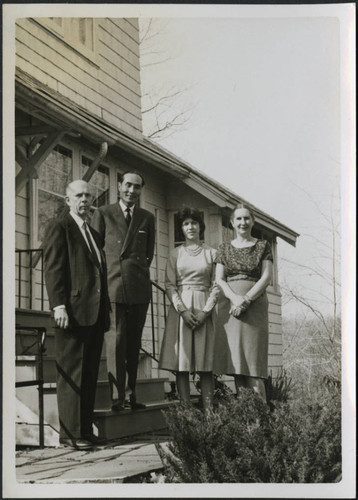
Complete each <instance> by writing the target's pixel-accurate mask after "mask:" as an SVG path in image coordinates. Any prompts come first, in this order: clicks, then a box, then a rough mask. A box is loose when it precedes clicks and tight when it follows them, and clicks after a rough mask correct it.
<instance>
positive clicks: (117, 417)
mask: <svg viewBox="0 0 358 500" xmlns="http://www.w3.org/2000/svg"><path fill="white" fill-rule="evenodd" d="M173 404H176V403H175V402H168V401H161V402H159V401H158V402H156V403H152V404H148V405H147V408H145V409H143V410H136V411H133V410H124V411H122V412H119V413H114V412H111V411H110V412H108V411H95V417H94V425H95V426H96V428H97V430H98V436H99V437H103V438H105V439H118V438H123V437H127V436H135V435H136V434H142V433H144V432H151V431H157V430H160V429H165V428H166V427H167V423H166V420H165V417H164V413H163V412H164V411H165V410H166V409H167V408H169V407H170V406H172V405H173Z"/></svg>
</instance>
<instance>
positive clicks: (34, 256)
mask: <svg viewBox="0 0 358 500" xmlns="http://www.w3.org/2000/svg"><path fill="white" fill-rule="evenodd" d="M15 253H16V254H18V265H19V276H18V307H19V308H21V305H22V297H21V292H22V283H21V280H22V270H23V268H24V267H25V266H24V265H23V261H22V255H23V254H29V256H30V262H29V270H30V279H29V305H30V309H32V302H33V289H34V287H33V278H32V273H31V270H32V269H33V267H35V266H36V265H37V263H38V261H39V260H41V267H40V272H41V284H40V286H41V296H40V302H41V308H40V310H41V311H43V310H44V263H43V258H42V257H43V249H42V248H29V249H26V250H22V249H16V250H15ZM153 287H154V288H155V289H157V290H159V292H161V297H162V303H163V311H164V323H166V320H167V317H166V311H167V301H166V293H165V289H164V288H163V287H162V286H160V285H159V284H158V283H157V282H156V281H152V280H151V300H150V307H151V329H152V354H151V357H152V358H153V359H154V360H155V361H157V362H158V359H157V357H156V347H155V324H154V302H153ZM158 313H159V301H158ZM142 351H143V352H144V349H142ZM145 352H146V353H147V351H145Z"/></svg>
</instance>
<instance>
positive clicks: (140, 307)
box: [104, 302, 149, 401]
mask: <svg viewBox="0 0 358 500" xmlns="http://www.w3.org/2000/svg"><path fill="white" fill-rule="evenodd" d="M148 305H149V304H133V305H127V304H119V303H116V302H112V303H111V306H112V311H111V313H110V314H111V329H110V330H109V331H108V332H106V333H105V334H104V338H105V343H106V357H107V370H108V379H109V385H110V390H111V397H112V399H119V400H122V401H124V399H125V389H126V373H128V387H129V388H130V390H131V391H132V392H133V393H135V386H136V382H137V369H138V360H139V350H140V346H141V339H142V332H143V327H144V324H145V319H146V316H147V310H148Z"/></svg>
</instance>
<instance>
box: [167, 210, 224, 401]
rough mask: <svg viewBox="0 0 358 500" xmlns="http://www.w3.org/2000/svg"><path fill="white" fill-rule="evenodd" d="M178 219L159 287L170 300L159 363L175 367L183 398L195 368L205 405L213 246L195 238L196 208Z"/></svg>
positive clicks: (209, 385)
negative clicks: (177, 239)
mask: <svg viewBox="0 0 358 500" xmlns="http://www.w3.org/2000/svg"><path fill="white" fill-rule="evenodd" d="M179 220H180V221H181V227H182V231H183V233H184V236H185V243H184V244H183V245H181V246H179V247H177V248H175V249H174V250H173V251H172V252H171V253H170V255H169V259H168V262H167V267H166V280H165V287H166V293H167V295H168V297H169V300H170V302H171V305H170V308H169V312H168V317H167V322H166V327H165V332H164V337H163V341H162V347H161V351H160V359H159V368H160V369H164V370H171V371H175V372H176V383H177V388H178V392H179V395H180V398H181V399H182V400H183V401H185V402H189V401H190V390H189V373H190V372H196V373H198V374H199V376H200V382H201V391H202V399H203V405H204V408H206V407H209V406H211V404H212V396H213V378H212V369H213V357H214V344H215V330H214V322H213V309H214V307H215V304H216V302H217V297H218V294H219V289H218V288H217V287H216V286H215V285H213V279H214V274H215V272H214V267H215V266H214V260H215V255H216V252H215V250H214V249H213V248H211V247H209V246H208V245H206V244H205V243H201V242H200V239H199V234H200V233H201V232H202V230H203V228H204V223H203V222H202V219H201V216H200V213H199V212H198V211H197V210H195V209H191V208H185V209H183V210H182V211H181V212H180V213H179Z"/></svg>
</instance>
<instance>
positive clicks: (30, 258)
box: [29, 250, 32, 309]
mask: <svg viewBox="0 0 358 500" xmlns="http://www.w3.org/2000/svg"><path fill="white" fill-rule="evenodd" d="M29 278H30V280H29V281H30V283H29V305H30V309H32V251H31V250H30V251H29Z"/></svg>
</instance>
